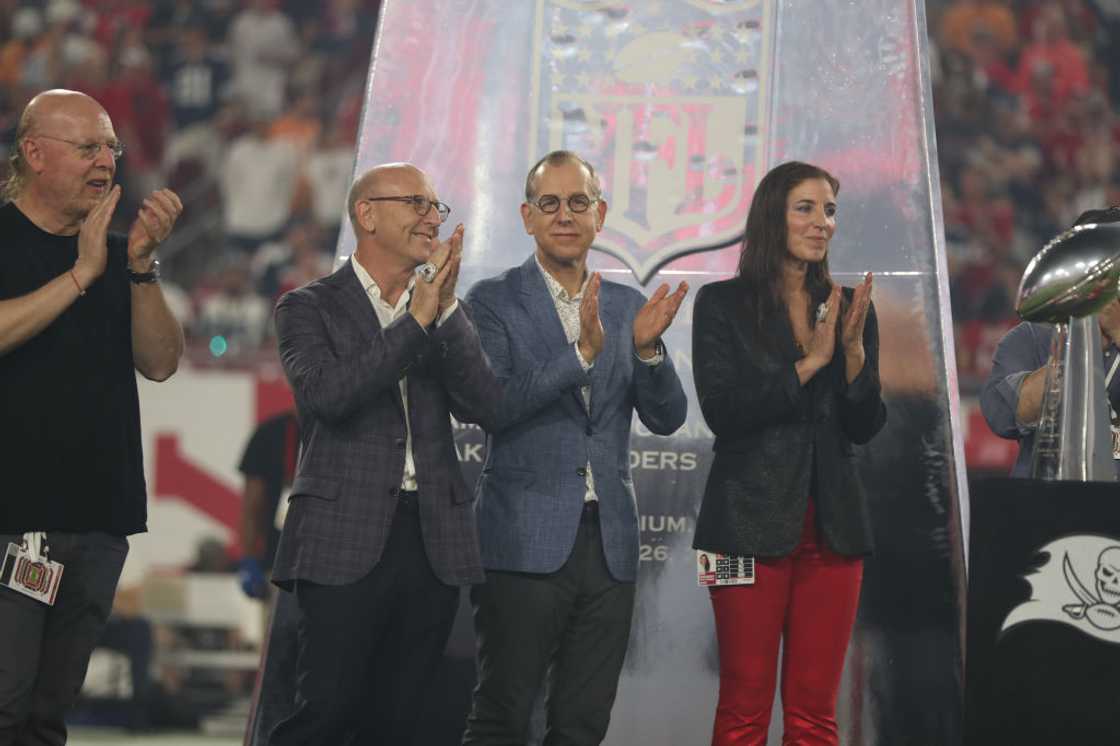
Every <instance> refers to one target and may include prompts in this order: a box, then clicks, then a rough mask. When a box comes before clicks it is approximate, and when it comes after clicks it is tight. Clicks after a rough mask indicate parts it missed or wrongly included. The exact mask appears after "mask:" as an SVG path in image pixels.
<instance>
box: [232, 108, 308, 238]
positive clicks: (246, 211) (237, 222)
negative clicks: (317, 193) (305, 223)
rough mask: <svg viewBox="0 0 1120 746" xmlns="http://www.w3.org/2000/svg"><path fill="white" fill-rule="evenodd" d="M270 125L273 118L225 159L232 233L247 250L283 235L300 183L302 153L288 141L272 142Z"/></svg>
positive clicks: (236, 144) (234, 146) (240, 141)
mask: <svg viewBox="0 0 1120 746" xmlns="http://www.w3.org/2000/svg"><path fill="white" fill-rule="evenodd" d="M270 129H271V122H270V121H269V120H268V119H260V120H258V121H257V122H256V123H255V124H254V125H253V127H252V128H251V129H250V130H249V131H248V132H247V133H245V134H244V135H242V136H241V137H239V138H237V139H236V140H234V141H233V143H232V144H231V145H230V147H229V151H228V153H227V154H226V158H225V159H224V161H223V163H222V172H221V186H222V198H223V200H224V203H225V204H224V207H225V226H226V233H227V237H228V239H229V241H230V243H232V244H233V245H235V246H237V247H239V248H240V249H242V250H244V251H246V252H252V251H253V250H255V249H256V248H257V247H258V246H260V245H261V244H262V243H264V242H266V241H269V240H272V239H274V238H276V237H277V236H278V235H280V232H281V231H282V230H283V229H284V226H285V225H286V224H287V222H288V219H289V218H290V217H291V213H292V202H293V200H294V199H295V196H296V188H297V187H298V185H299V177H300V160H299V152H298V151H297V150H296V148H295V147H294V146H293V145H292V144H291V143H289V142H287V141H286V140H270V139H269V137H268V132H269V130H270Z"/></svg>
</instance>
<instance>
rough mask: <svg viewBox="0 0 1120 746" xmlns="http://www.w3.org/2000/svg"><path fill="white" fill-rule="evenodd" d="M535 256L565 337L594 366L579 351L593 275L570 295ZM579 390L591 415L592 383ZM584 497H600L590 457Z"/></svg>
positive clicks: (653, 362) (659, 357) (654, 360)
mask: <svg viewBox="0 0 1120 746" xmlns="http://www.w3.org/2000/svg"><path fill="white" fill-rule="evenodd" d="M534 258H536V262H537V269H539V270H540V271H541V274H542V275H543V276H544V284H545V285H546V286H547V287H548V293H549V295H551V296H552V302H553V304H554V305H555V306H556V313H557V315H558V316H559V317H560V325H561V326H563V327H564V337H565V339H567V340H568V342H569V343H570V344H572V345H573V346H574V347H575V350H576V357H577V358H578V359H579V364H580V365H582V366H583V369H584V370H590V369H591V368H592V367H593V366H594V362H590V363H589V362H587V361H586V360H584V359H583V355H581V354H580V351H579V304H580V302H581V301H582V300H583V291H584V290H586V289H587V282H588V280H590V279H591V275H590V274H588V275H587V276H586V277H584V278H583V283H582V284H581V285H580V287H579V292H578V293H576V294H575V295H568V291H567V290H565V289H564V286H563V285H561V284H560V283H559V281H557V279H556V278H555V277H553V276H552V275H550V274H549V273H548V270H546V269H545V268H544V266H542V265H541V260H540V258H537V257H534ZM635 357H637V358H638V360H641V362H642V363H644V364H645V365H657V364H658V363H660V362H661V360H662V359H663V357H664V356H663V355H662V354H661V350H660V349H658V351H657V354H656V355H654V356H653V357H652V358H650V359H649V360H642V358H641V357H639V356H638V355H637V354H636V353H635ZM579 392H580V394H582V395H583V408H584V409H585V410H586V411H587V414H588V416H590V415H591V386H590V384H589V385H587V386H580V387H579ZM583 499H584V502H589V501H591V500H598V499H599V496H598V495H596V494H595V477H594V475H592V473H591V461H590V459H589V460H588V462H587V490H586V491H585V492H584V494H583Z"/></svg>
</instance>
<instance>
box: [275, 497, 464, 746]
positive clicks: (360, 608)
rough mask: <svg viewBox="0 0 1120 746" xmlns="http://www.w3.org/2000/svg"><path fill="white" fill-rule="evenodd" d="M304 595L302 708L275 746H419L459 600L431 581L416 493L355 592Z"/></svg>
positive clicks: (302, 585) (303, 588)
mask: <svg viewBox="0 0 1120 746" xmlns="http://www.w3.org/2000/svg"><path fill="white" fill-rule="evenodd" d="M295 594H296V601H297V602H298V604H299V607H300V611H301V613H302V619H301V621H300V627H299V659H298V662H297V663H296V670H297V671H298V674H297V679H296V689H297V691H296V707H295V712H293V713H292V715H291V716H290V717H288V718H286V719H285V720H283V721H281V722H280V723H279V724H277V726H276V728H275V729H274V730H273V731H272V735H271V736H270V737H269V741H268V742H269V744H270V746H312V745H313V744H322V746H339V744H345V743H350V744H361V746H375V745H376V744H385V745H386V746H407V744H411V743H412V742H413V734H414V732H415V730H416V721H417V718H418V714H419V712H420V710H421V705H422V698H423V697H424V695H425V693H426V690H427V687H428V684H429V683H430V681H431V678H432V674H433V673H434V672H435V669H436V666H437V665H438V664H439V661H440V657H441V656H442V655H443V649H444V646H445V645H446V644H447V637H448V635H449V634H450V632H451V623H452V622H453V621H454V619H455V611H456V608H457V607H458V599H459V589H458V588H456V587H454V586H449V585H444V584H443V583H441V582H440V581H439V579H437V578H436V576H435V575H434V574H433V573H432V569H431V565H430V564H429V562H428V558H427V555H426V554H425V551H424V543H423V539H422V537H421V535H420V520H419V516H418V515H417V508H416V498H415V494H409V493H403V494H402V498H401V503H400V507H398V509H397V513H396V516H394V518H393V526H392V529H391V530H390V532H389V538H388V541H387V542H386V545H385V551H384V553H383V554H382V556H381V560H380V561H379V562H378V563H377V565H376V566H375V567H374V568H373V570H371V571H370V572H369V574H368V575H366V576H365V577H364V578H362V579H361V580H359V581H357V582H355V583H350V584H348V585H320V584H317V583H309V582H306V581H301V580H297V581H296V585H295ZM347 739H350V740H347Z"/></svg>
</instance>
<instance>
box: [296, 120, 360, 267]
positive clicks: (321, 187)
mask: <svg viewBox="0 0 1120 746" xmlns="http://www.w3.org/2000/svg"><path fill="white" fill-rule="evenodd" d="M353 173H354V130H352V129H348V128H345V127H342V126H339V125H338V124H337V123H336V124H333V125H332V126H331V127H330V129H329V131H328V132H327V136H326V137H325V138H324V139H323V141H322V143H321V144H320V145H319V147H318V148H316V149H315V152H313V153H312V154H311V158H310V159H309V160H308V163H307V172H306V176H307V183H308V187H309V188H310V190H311V215H312V216H313V217H314V218H315V222H316V223H317V224H318V225H319V227H320V228H321V229H322V231H323V243H324V246H325V247H326V248H328V249H329V250H331V251H332V252H333V250H334V248H335V244H336V243H337V241H338V233H339V226H340V224H341V222H342V216H343V214H344V213H345V212H346V193H347V192H348V191H349V190H350V181H351V180H352V178H353Z"/></svg>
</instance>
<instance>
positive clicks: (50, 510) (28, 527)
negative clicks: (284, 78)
mask: <svg viewBox="0 0 1120 746" xmlns="http://www.w3.org/2000/svg"><path fill="white" fill-rule="evenodd" d="M123 150H124V146H123V145H122V144H121V142H120V141H119V140H118V139H117V136H116V132H115V131H114V129H113V123H112V121H111V120H110V118H109V115H108V114H107V113H106V111H105V109H104V108H103V107H102V106H101V104H99V103H98V102H97V101H95V100H94V99H93V98H91V97H89V96H87V95H85V94H83V93H79V92H77V91H70V90H65V89H53V90H48V91H44V92H42V93H40V94H38V95H36V96H35V97H34V98H32V99H31V101H30V102H29V103H28V104H27V107H26V108H25V109H24V110H23V113H22V114H21V116H20V119H19V123H18V125H17V129H16V137H15V146H14V148H13V150H12V153H11V156H10V166H11V171H10V176H9V178H8V181H7V182H6V184H5V187H4V195H3V197H4V202H5V204H3V206H0V243H2V245H3V249H2V250H0V412H3V416H4V427H3V435H2V436H0V465H2V470H3V473H4V478H5V493H4V498H3V500H0V557H5V558H6V559H7V560H9V561H10V560H13V559H14V555H12V554H11V551H12V550H13V549H14V550H16V551H18V552H19V553H20V554H21V555H22V559H21V560H17V561H22V562H25V563H29V564H24V565H23V566H24V567H33V566H35V564H36V563H38V567H39V568H49V572H48V573H46V574H44V575H39V576H38V579H39V580H41V581H44V582H45V581H46V578H47V577H50V578H57V579H59V581H60V582H59V583H58V586H57V595H56V596H55V598H54V602H53V605H52V604H50V603H48V601H49V598H48V599H40V598H38V597H33V596H29V595H25V594H23V593H21V592H18V591H17V590H16V589H15V588H14V587H13V585H12V584H6V585H5V587H0V744H3V745H4V746H7V745H8V744H16V745H18V746H39V745H40V744H52V745H54V744H64V743H65V742H66V724H65V715H66V712H67V710H68V709H69V708H70V707H71V705H72V704H73V703H74V700H75V698H76V697H77V695H78V692H79V690H80V689H81V686H82V682H83V681H84V679H85V675H86V668H87V666H88V664H89V658H90V653H91V652H92V651H93V648H94V646H95V645H96V644H97V641H98V639H99V638H100V636H101V633H102V630H103V629H104V627H105V624H106V621H107V620H108V617H109V613H110V610H111V608H112V604H113V596H114V594H115V592H116V587H117V581H118V580H119V579H120V574H121V569H122V567H123V565H124V560H125V555H126V554H127V553H128V540H127V538H126V537H127V536H129V535H130V534H135V533H140V532H143V531H145V530H147V526H146V523H147V488H146V485H145V481H144V459H143V455H142V441H141V433H140V402H139V396H138V393H137V386H136V371H139V372H140V374H141V375H143V376H144V377H145V378H147V379H149V380H152V381H165V380H167V379H168V378H170V377H171V375H172V374H173V373H174V372H175V370H176V368H177V367H178V365H179V358H180V357H181V355H182V353H183V332H182V329H181V327H180V326H179V322H178V321H177V320H176V319H175V317H174V315H173V314H172V313H171V310H170V309H169V308H168V305H167V301H166V299H165V298H164V295H163V290H162V289H161V287H160V283H159V266H158V262H157V261H156V255H155V252H156V249H157V248H158V247H159V245H160V243H161V242H163V241H164V240H165V239H166V238H167V237H168V236H169V235H170V233H171V230H172V228H173V227H174V225H175V222H176V221H177V220H178V218H179V215H180V213H181V212H182V210H183V205H182V202H181V201H180V200H179V197H178V196H177V195H176V194H175V193H174V192H172V191H171V190H169V189H160V190H157V191H155V192H153V193H151V194H150V195H149V196H148V197H147V198H145V199H144V200H143V203H142V204H141V206H140V209H139V213H138V215H137V217H136V218H135V220H134V221H133V222H132V224H131V227H130V229H129V231H128V233H127V235H118V234H116V233H110V232H109V224H110V221H111V219H112V217H113V212H114V210H115V209H116V207H117V204H118V202H119V200H120V197H121V187H120V186H119V185H114V184H113V179H114V177H115V176H116V173H117V163H118V159H119V158H120V157H121V154H122V153H123ZM5 552H7V554H5ZM52 563H58V565H60V567H59V566H58V565H54V564H52ZM58 573H61V575H58ZM17 575H20V574H19V573H12V574H11V575H8V574H7V573H5V577H9V578H12V579H14V578H16V577H17ZM23 577H25V579H26V580H27V581H28V582H31V581H32V580H34V579H35V576H34V575H32V576H23ZM52 582H53V581H52ZM17 585H18V583H17ZM25 589H26V588H25Z"/></svg>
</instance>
